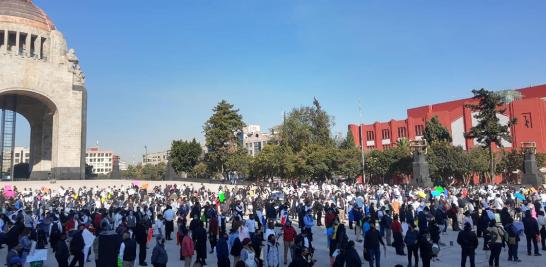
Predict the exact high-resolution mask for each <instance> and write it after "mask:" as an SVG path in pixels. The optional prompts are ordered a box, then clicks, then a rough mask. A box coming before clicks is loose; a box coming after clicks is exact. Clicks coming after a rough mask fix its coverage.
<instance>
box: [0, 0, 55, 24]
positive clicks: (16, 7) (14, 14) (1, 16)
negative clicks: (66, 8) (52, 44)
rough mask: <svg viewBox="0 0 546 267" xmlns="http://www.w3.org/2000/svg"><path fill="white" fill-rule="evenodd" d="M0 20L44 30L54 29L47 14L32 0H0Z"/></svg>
mask: <svg viewBox="0 0 546 267" xmlns="http://www.w3.org/2000/svg"><path fill="white" fill-rule="evenodd" d="M0 22H11V23H17V24H25V25H28V26H31V27H36V28H40V29H42V30H48V31H50V30H54V29H55V25H54V24H53V22H52V21H51V19H49V17H48V16H47V14H46V13H45V12H44V11H43V10H42V9H40V8H39V7H37V6H36V5H34V3H32V0H0Z"/></svg>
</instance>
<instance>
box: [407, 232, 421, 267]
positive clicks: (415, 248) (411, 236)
mask: <svg viewBox="0 0 546 267" xmlns="http://www.w3.org/2000/svg"><path fill="white" fill-rule="evenodd" d="M408 227H409V228H408V231H407V232H406V236H405V237H404V243H405V244H406V246H407V247H408V267H411V257H412V256H413V257H414V258H415V265H414V266H415V267H418V266H419V244H418V236H419V232H418V231H417V230H415V224H414V223H413V222H411V223H410V224H409V225H408Z"/></svg>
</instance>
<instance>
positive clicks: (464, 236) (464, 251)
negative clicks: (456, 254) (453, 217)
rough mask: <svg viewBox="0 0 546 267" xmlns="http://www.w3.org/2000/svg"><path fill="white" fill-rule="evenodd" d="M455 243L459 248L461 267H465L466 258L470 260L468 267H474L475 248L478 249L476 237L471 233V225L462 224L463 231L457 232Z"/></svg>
mask: <svg viewBox="0 0 546 267" xmlns="http://www.w3.org/2000/svg"><path fill="white" fill-rule="evenodd" d="M457 243H458V244H459V245H460V246H461V267H465V266H466V258H467V257H468V258H470V267H475V266H476V263H475V256H476V248H478V236H476V233H474V231H472V225H470V224H469V223H465V224H464V230H463V231H461V232H459V235H458V236H457Z"/></svg>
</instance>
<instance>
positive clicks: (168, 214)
mask: <svg viewBox="0 0 546 267" xmlns="http://www.w3.org/2000/svg"><path fill="white" fill-rule="evenodd" d="M175 216H176V213H175V212H174V210H173V209H172V208H171V206H167V209H166V210H165V212H163V217H164V218H165V235H166V238H165V239H166V240H172V239H171V234H172V232H173V231H174V217H175Z"/></svg>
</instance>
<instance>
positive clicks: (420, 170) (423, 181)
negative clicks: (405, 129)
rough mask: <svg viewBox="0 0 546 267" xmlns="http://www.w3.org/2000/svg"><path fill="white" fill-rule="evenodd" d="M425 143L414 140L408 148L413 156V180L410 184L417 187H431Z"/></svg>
mask: <svg viewBox="0 0 546 267" xmlns="http://www.w3.org/2000/svg"><path fill="white" fill-rule="evenodd" d="M427 147H428V145H427V141H426V140H425V139H421V140H414V141H411V142H410V148H411V151H412V154H413V163H412V167H413V180H412V184H413V185H416V186H419V187H432V186H433V184H432V180H431V179H430V173H429V166H428V162H427V157H426V154H427Z"/></svg>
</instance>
